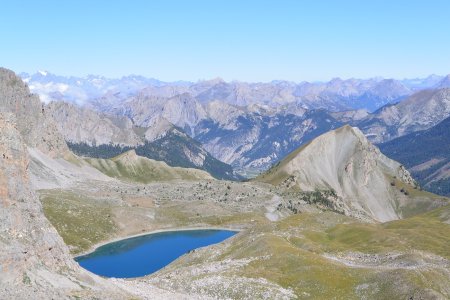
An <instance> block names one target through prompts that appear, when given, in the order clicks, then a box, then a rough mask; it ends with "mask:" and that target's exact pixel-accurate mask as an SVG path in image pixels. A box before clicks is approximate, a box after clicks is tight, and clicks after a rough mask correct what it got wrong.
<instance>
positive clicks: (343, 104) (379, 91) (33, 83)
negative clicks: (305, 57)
mask: <svg viewBox="0 0 450 300" xmlns="http://www.w3.org/2000/svg"><path fill="white" fill-rule="evenodd" d="M21 77H22V78H23V80H24V81H25V82H26V83H28V85H29V87H30V89H31V91H32V92H35V93H38V94H39V95H41V97H42V100H43V101H44V102H46V103H48V102H50V101H51V100H64V101H68V102H75V103H77V104H86V103H92V102H93V103H94V106H96V107H97V108H98V109H100V110H102V108H105V104H106V107H110V106H113V105H115V104H119V102H122V101H123V100H124V99H126V98H129V97H130V96H134V95H135V94H136V93H140V94H143V95H145V96H154V97H162V98H171V97H173V96H176V95H180V94H183V93H187V94H189V95H191V96H192V97H194V98H196V99H197V100H198V101H199V102H200V103H202V104H204V103H208V102H211V101H214V100H219V101H221V102H225V103H228V104H232V105H237V106H248V105H251V104H266V105H270V106H280V105H285V104H289V103H296V104H297V105H298V106H301V107H304V108H308V109H319V108H323V109H328V110H331V111H337V110H350V109H367V110H369V111H374V110H376V109H378V108H379V107H381V106H383V105H386V104H388V103H392V102H396V101H399V100H401V99H403V98H404V97H405V96H408V95H410V94H412V93H414V92H415V91H417V90H423V89H428V88H435V87H444V86H445V80H446V79H445V78H444V77H443V76H436V75H431V76H429V77H427V78H423V79H404V80H395V79H383V78H378V77H376V78H370V79H353V78H352V79H347V80H343V79H340V78H335V79H332V80H331V81H329V82H312V83H311V82H300V83H295V82H291V81H282V80H278V81H272V82H267V83H247V82H240V81H232V82H226V81H224V80H222V79H221V78H215V79H212V80H204V81H198V82H186V81H177V82H162V81H159V80H156V79H152V78H145V77H143V76H136V75H131V76H125V77H122V78H120V79H108V78H105V77H103V76H94V75H89V76H87V77H73V76H71V77H65V76H58V75H54V74H51V73H49V72H46V71H40V72H37V73H35V74H27V73H22V74H21ZM447 80H448V79H447ZM441 81H442V82H441Z"/></svg>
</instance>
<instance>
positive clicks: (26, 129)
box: [0, 69, 450, 299]
mask: <svg viewBox="0 0 450 300" xmlns="http://www.w3.org/2000/svg"><path fill="white" fill-rule="evenodd" d="M0 101H1V102H0V104H1V106H0V107H1V108H2V109H1V111H0V128H1V133H2V134H1V135H0V150H1V151H0V154H1V155H0V182H1V183H2V185H1V187H0V207H1V209H0V252H1V254H2V255H0V264H1V266H2V276H0V298H5V299H23V298H30V299H32V298H36V297H39V298H44V299H46V298H56V299H66V298H67V299H71V298H72V299H73V298H87V299H89V298H98V299H128V298H130V299H134V298H138V299H208V298H220V299H228V298H232V299H234V298H246V299H254V298H257V299H259V298H269V299H295V298H299V297H304V296H307V297H311V298H324V299H328V298H333V297H338V298H343V299H352V298H365V297H366V296H367V297H369V298H377V299H383V298H385V299H397V298H400V299H403V298H406V299H409V298H413V299H414V298H424V299H428V298H431V299H433V298H437V299H439V298H448V296H449V295H450V290H449V288H448V287H449V284H448V283H449V278H450V274H449V272H448V270H449V266H450V262H449V254H448V251H446V250H447V248H448V247H447V245H448V237H449V232H450V227H449V226H448V222H449V215H450V214H449V206H448V199H447V198H445V197H441V196H437V195H434V194H431V193H428V192H425V191H422V190H420V188H419V187H418V186H417V184H416V182H415V181H414V179H413V178H412V177H411V176H410V173H409V172H408V171H407V170H406V169H405V168H404V166H402V165H401V164H400V163H398V162H396V161H394V160H392V159H390V158H388V157H386V156H385V155H384V154H382V153H381V152H380V151H379V150H378V148H377V147H376V146H374V145H373V144H371V142H370V141H369V139H368V138H367V137H366V136H365V135H364V133H363V132H362V131H360V130H359V129H357V128H356V127H351V126H348V125H345V126H340V125H338V123H337V122H338V121H339V119H340V120H341V121H339V122H343V120H356V119H364V118H366V117H367V116H368V115H367V113H364V112H361V111H355V112H326V111H323V110H320V109H316V110H305V109H303V110H302V109H300V108H298V107H296V106H293V109H292V111H290V113H292V115H294V116H303V115H307V114H309V113H311V112H314V113H316V112H320V113H324V115H321V116H322V117H323V116H325V119H321V120H322V121H325V123H330V122H331V121H332V120H331V119H330V122H327V121H326V120H327V118H328V117H333V118H334V119H335V120H336V124H334V125H333V126H338V127H339V128H337V129H333V130H329V131H327V132H325V133H323V134H320V135H319V136H317V137H312V136H311V140H310V141H309V142H304V143H303V145H301V146H300V147H299V148H296V149H294V151H293V152H291V153H290V154H289V155H287V156H286V157H282V158H280V160H279V163H276V164H275V165H273V167H272V168H270V169H269V170H268V171H266V172H264V173H263V174H261V175H260V176H258V177H257V178H255V179H254V180H250V181H247V182H231V181H223V180H216V179H214V178H212V177H211V176H210V175H209V174H208V173H207V172H205V171H202V170H196V169H188V168H178V167H171V166H169V165H168V164H166V163H164V162H160V161H159V162H158V161H155V160H151V159H149V158H146V157H142V156H141V155H139V150H140V149H141V148H140V147H141V146H142V147H144V150H145V149H147V148H145V147H146V146H147V145H152V144H153V143H155V142H158V141H161V140H162V141H165V140H164V138H166V137H169V138H172V139H174V138H175V137H174V136H177V137H179V138H182V139H183V140H185V141H187V142H186V143H187V145H191V144H195V143H198V142H196V141H195V140H193V139H192V137H190V136H189V134H188V133H187V127H184V128H181V127H178V126H175V125H174V124H173V123H172V122H171V121H169V120H167V119H165V118H164V117H162V116H157V117H154V118H151V121H149V123H148V127H140V126H138V125H136V124H134V123H133V120H132V119H130V118H129V117H128V116H126V115H117V114H116V115H112V116H111V115H109V114H105V113H99V112H95V111H91V110H89V108H87V107H83V108H80V107H78V106H73V105H71V104H67V103H63V102H58V103H50V104H49V105H42V103H41V102H40V100H39V98H38V97H37V96H36V95H32V94H30V91H29V90H28V88H27V86H26V85H25V84H24V83H23V82H22V81H21V80H20V79H19V78H18V77H16V76H15V75H14V73H12V72H11V71H8V70H5V69H0ZM181 102H183V101H181ZM177 103H180V102H177ZM229 105H230V104H229ZM201 107H205V106H204V104H201ZM235 108H239V107H237V106H233V105H230V107H229V109H230V110H231V111H233V109H235ZM294 108H297V109H298V110H295V109H294ZM213 111H214V110H211V109H209V110H208V109H206V110H205V112H207V115H208V116H212V115H213V113H212V112H213ZM216 112H217V113H218V114H220V110H218V111H216ZM245 113H246V114H249V116H251V117H253V118H255V119H257V120H258V118H259V119H263V118H264V117H269V116H272V117H273V116H276V115H278V114H280V116H281V112H280V111H277V110H273V109H271V108H268V107H264V106H260V105H259V106H254V105H250V106H248V107H247V108H245ZM287 115H290V114H287ZM179 116H182V118H188V117H190V116H189V115H183V114H181V115H179ZM222 117H224V116H223V115H222ZM182 118H181V119H182ZM84 119H86V122H84V123H83V121H84ZM216 119H218V118H216ZM234 119H239V117H236V118H235V117H233V118H231V119H230V120H231V121H232V120H234ZM287 120H288V119H287ZM267 121H268V122H269V123H270V122H271V121H272V119H271V118H269V119H267ZM284 121H285V120H280V122H284ZM102 124H103V125H104V126H102ZM192 125H195V124H192ZM235 125H238V128H242V126H244V125H245V123H242V124H236V123H233V122H231V123H226V124H224V125H221V126H235ZM428 125H429V124H428ZM439 125H440V124H438V125H436V126H439ZM442 126H443V128H446V123H444V124H443V125H442ZM195 127H196V126H195ZM195 127H192V128H193V132H194V133H195V130H196V128H195ZM269 127H270V128H273V127H276V124H275V125H274V126H273V127H272V125H270V126H269ZM230 128H232V127H230ZM434 128H435V127H432V128H431V129H429V130H433V129H434ZM90 130H92V131H93V133H92V137H91V136H90V134H89V131H90ZM185 130H186V131H185ZM132 132H134V133H135V135H132V134H131V133H132ZM171 132H172V133H171ZM276 132H279V131H276ZM318 132H319V131H318ZM318 132H316V133H315V134H319V133H318ZM127 133H129V134H130V135H129V136H128V135H127ZM436 133H438V132H437V131H436ZM191 134H192V132H191ZM439 134H441V133H439ZM188 138H189V139H188ZM66 141H67V142H68V143H69V146H67V145H66ZM70 141H72V142H70ZM74 142H77V143H76V146H77V147H81V148H83V147H87V149H88V151H87V152H89V151H99V150H100V148H101V147H102V146H103V147H105V149H109V150H110V151H111V153H112V152H113V151H116V150H117V149H119V150H120V151H119V152H121V151H125V152H124V153H121V154H119V155H115V156H114V157H112V158H95V157H83V156H78V155H76V154H74V153H73V152H72V151H71V149H76V148H75V147H73V145H70V144H71V143H74ZM160 144H164V145H160V148H159V149H158V150H156V152H157V153H159V154H161V152H162V151H166V152H167V151H169V150H172V151H179V150H180V149H181V150H183V149H184V148H183V147H177V146H178V145H177V144H176V141H174V140H168V141H167V143H165V142H160ZM198 145H199V147H201V145H200V144H198ZM163 146H164V147H163ZM172 146H175V147H176V148H177V149H175V150H174V149H171V147H172ZM154 147H156V146H154V145H153V146H152V149H153V148H154ZM79 150H80V149H79ZM141 150H142V149H141ZM80 151H81V150H80ZM149 151H150V150H149ZM169 152H170V151H169ZM93 153H94V154H95V152H93ZM97 154H98V153H97ZM100 154H101V155H105V153H103V152H101V153H100ZM106 154H108V153H107V152H106ZM108 156H109V155H108ZM178 156H180V154H179V153H177V154H176V155H175V156H174V157H178ZM180 157H181V158H183V161H184V160H185V159H186V158H185V157H183V156H180ZM199 157H201V155H198V154H197V155H195V156H194V159H195V160H196V159H198V158H199ZM195 160H194V161H195ZM214 163H215V162H214ZM211 227H216V228H217V227H220V228H230V229H234V230H239V233H238V234H236V235H235V236H234V237H232V238H230V239H228V240H226V241H224V242H222V243H219V244H215V245H213V246H210V247H203V248H198V249H195V250H193V251H190V252H189V253H186V254H185V255H183V256H182V257H180V258H179V259H177V260H176V261H174V262H173V263H171V264H169V265H167V266H166V267H165V268H164V269H162V270H160V271H158V272H155V273H153V274H152V275H151V276H145V277H140V278H132V279H128V280H123V279H119V278H103V277H99V276H96V275H95V274H92V273H89V272H87V271H86V270H84V269H82V268H81V267H80V266H79V265H78V264H76V263H75V261H74V260H73V259H72V255H77V254H80V253H83V252H84V251H90V249H93V248H95V247H97V246H98V245H99V244H100V243H104V242H108V241H111V240H117V239H121V238H127V237H130V236H133V235H142V234H143V233H146V232H154V231H155V230H164V229H165V230H167V229H169V230H173V228H211ZM127 247H128V246H127ZM127 247H126V248H127ZM123 250H126V249H121V251H123ZM424 278H425V279H426V280H424ZM337 279H338V280H337ZM305 293H306V294H305Z"/></svg>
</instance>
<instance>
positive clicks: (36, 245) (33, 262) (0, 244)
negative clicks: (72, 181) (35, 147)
mask: <svg viewBox="0 0 450 300" xmlns="http://www.w3.org/2000/svg"><path fill="white" fill-rule="evenodd" d="M0 128H1V135H0V269H1V276H0V298H2V299H27V298H28V299H36V298H42V299H49V298H54V299H63V298H67V297H68V296H70V295H71V296H74V295H79V296H81V297H83V295H85V296H87V295H89V294H90V293H93V294H96V295H97V296H99V297H111V298H120V297H121V296H124V297H125V296H126V293H125V292H122V291H120V290H119V289H118V288H114V287H113V286H112V285H109V284H108V283H106V282H102V280H100V279H99V278H97V277H96V276H93V277H92V276H91V275H89V274H88V273H87V272H85V271H83V270H81V269H80V268H79V267H78V265H77V264H76V263H75V262H74V260H73V259H72V257H71V256H70V254H69V250H68V248H67V246H66V245H65V244H64V242H63V240H62V239H61V237H60V236H59V235H58V233H57V232H56V230H55V229H54V228H53V227H52V226H51V225H50V223H49V222H48V220H47V219H46V218H45V217H44V214H43V212H42V207H41V204H40V201H39V199H38V197H37V196H36V194H35V193H34V191H33V190H32V189H31V184H30V180H29V176H28V172H27V168H28V165H29V159H28V155H27V147H26V145H25V143H24V139H23V138H22V136H21V134H20V132H19V130H18V129H19V126H18V125H17V123H16V116H15V115H14V114H12V113H4V112H2V113H0ZM102 289H105V290H104V291H102ZM115 293H117V294H116V295H114V294H115ZM91 295H92V294H91Z"/></svg>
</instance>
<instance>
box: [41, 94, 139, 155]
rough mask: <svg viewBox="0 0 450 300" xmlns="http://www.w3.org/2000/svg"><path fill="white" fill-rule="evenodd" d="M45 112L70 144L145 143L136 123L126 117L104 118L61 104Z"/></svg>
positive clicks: (131, 144) (133, 144)
mask: <svg viewBox="0 0 450 300" xmlns="http://www.w3.org/2000/svg"><path fill="white" fill-rule="evenodd" d="M45 110H46V111H47V112H48V113H49V114H50V115H51V116H52V117H53V119H54V120H55V121H56V124H57V127H58V130H59V131H60V132H61V133H62V134H63V135H64V138H65V140H66V141H68V142H71V143H80V142H84V143H86V144H88V145H89V146H95V145H103V144H106V145H108V144H113V145H120V146H136V145H138V144H142V140H141V139H140V138H139V136H137V135H136V134H135V133H134V132H133V123H132V122H131V120H130V119H128V118H126V117H118V116H117V117H115V116H106V115H101V114H98V113H96V112H94V111H92V110H89V109H86V108H82V107H78V106H75V105H73V104H69V103H66V102H61V101H59V102H51V103H50V104H48V105H47V106H46V107H45Z"/></svg>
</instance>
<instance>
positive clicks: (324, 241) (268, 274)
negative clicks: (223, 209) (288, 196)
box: [172, 206, 450, 299]
mask: <svg viewBox="0 0 450 300" xmlns="http://www.w3.org/2000/svg"><path fill="white" fill-rule="evenodd" d="M449 218H450V206H446V207H442V208H439V209H437V210H434V211H432V212H428V213H426V214H422V215H419V216H416V217H413V218H409V219H404V220H399V221H393V222H389V223H385V224H365V223H357V222H355V221H354V220H353V219H351V218H348V217H345V216H342V215H337V214H334V213H330V212H327V213H321V214H307V213H304V214H299V215H294V216H291V217H288V218H286V219H284V220H282V221H280V222H277V223H269V224H268V223H266V224H265V225H259V226H256V227H254V228H252V229H250V230H248V231H244V232H242V233H240V234H239V235H238V236H236V237H235V238H233V239H232V242H231V243H230V244H229V245H227V246H224V249H223V251H222V254H221V255H220V256H219V257H217V258H216V259H215V260H217V261H220V260H227V259H242V258H251V257H254V258H255V257H259V259H256V260H254V261H252V262H251V263H249V264H248V265H247V266H245V267H244V268H243V269H238V270H236V271H235V272H234V273H232V274H229V275H238V276H243V277H253V278H261V277H263V278H266V279H268V280H269V281H272V282H275V283H277V284H280V285H281V286H283V287H285V288H291V289H293V290H294V291H295V293H296V294H297V295H298V296H299V297H300V298H308V299H361V298H364V297H367V298H369V299H408V298H409V297H411V296H414V299H415V298H416V297H418V295H422V296H423V295H425V298H427V296H430V295H431V294H430V293H429V291H427V289H430V288H431V289H433V290H434V291H437V292H438V293H440V294H441V296H442V295H444V297H449V296H450V290H449V289H448V286H449V284H450V281H449V274H446V273H445V271H443V270H442V269H440V268H439V267H436V266H434V267H425V268H417V269H414V268H411V269H407V268H377V267H349V266H346V265H344V264H342V263H340V262H337V261H333V260H329V259H327V258H326V257H324V254H332V255H333V254H334V255H339V254H341V253H349V252H350V253H355V252H356V253H366V254H380V255H385V254H387V253H403V255H404V256H403V259H405V261H408V260H414V259H417V257H420V255H421V254H420V253H430V254H434V255H439V256H442V257H445V258H447V259H449V258H450V252H449V251H448V250H449V247H450V224H448V223H445V222H448V220H449ZM205 255H207V256H209V255H210V254H209V253H208V252H205ZM204 261H208V257H206V256H205V257H199V258H197V259H195V260H192V259H190V258H189V257H186V258H184V259H181V260H180V261H179V262H177V263H176V264H175V265H173V266H172V270H178V269H179V267H182V266H184V265H185V264H192V265H195V264H199V265H202V264H204ZM201 276H203V275H201ZM193 279H195V278H193Z"/></svg>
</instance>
